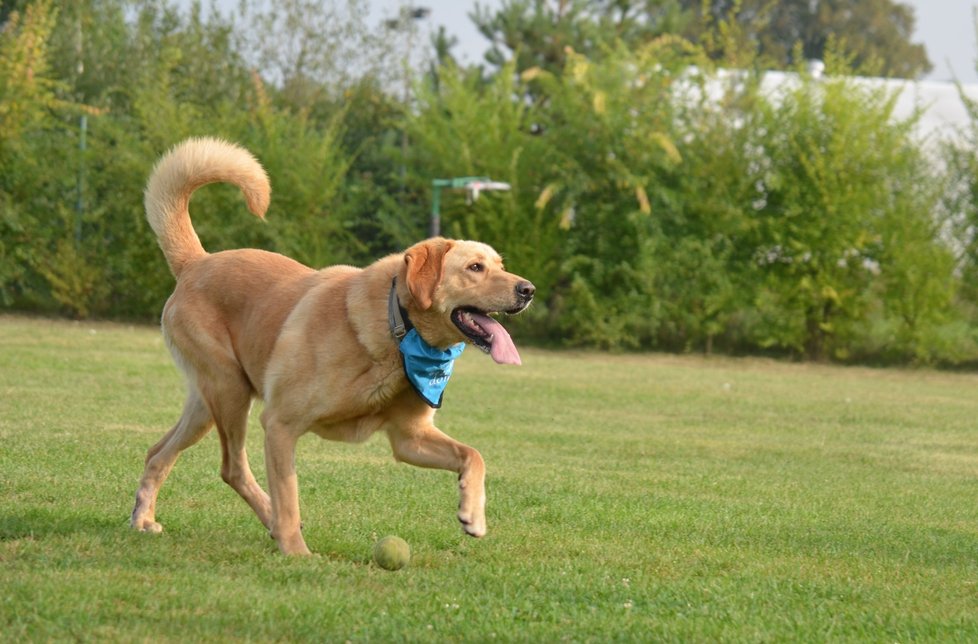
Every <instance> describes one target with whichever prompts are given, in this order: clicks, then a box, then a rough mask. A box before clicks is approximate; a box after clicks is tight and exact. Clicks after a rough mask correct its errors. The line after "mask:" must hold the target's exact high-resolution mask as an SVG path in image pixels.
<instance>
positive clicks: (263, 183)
mask: <svg viewBox="0 0 978 644" xmlns="http://www.w3.org/2000/svg"><path fill="white" fill-rule="evenodd" d="M219 181H220V182H226V183H232V184H234V185H236V186H238V188H240V189H241V192H242V193H244V197H245V201H246V202H247V204H248V209H249V210H250V211H251V212H253V213H254V214H255V215H256V216H258V217H260V218H262V219H264V217H265V210H267V209H268V202H269V199H270V197H271V187H270V186H269V183H268V175H266V174H265V170H264V169H263V168H262V167H261V164H259V163H258V161H257V160H256V159H255V157H253V156H252V155H251V153H250V152H248V151H247V150H245V149H244V148H241V147H238V146H237V145H234V144H232V143H228V142H227V141H221V140H219V139H212V138H194V139H187V140H186V141H184V142H183V143H180V144H178V145H177V146H176V147H174V148H173V149H172V150H170V151H169V152H167V153H166V154H165V155H164V156H163V158H162V159H160V161H159V162H158V163H157V164H156V167H154V168H153V172H152V174H151V175H150V177H149V182H148V183H147V184H146V194H145V204H146V219H147V220H148V221H149V225H150V226H152V228H153V232H155V233H156V238H157V240H158V241H159V243H160V248H162V249H163V255H164V256H166V261H167V263H168V264H169V265H170V271H171V272H172V273H173V275H174V276H175V277H179V276H180V273H181V272H182V271H183V269H184V267H185V266H186V265H187V264H188V263H190V262H191V261H193V260H195V259H197V258H199V257H202V256H204V255H206V254H207V251H205V250H204V247H203V246H202V245H201V243H200V238H198V237H197V232H196V231H195V230H194V227H193V224H191V222H190V210H189V206H190V196H191V195H192V194H193V192H194V190H196V189H197V188H200V187H201V186H203V185H206V184H208V183H215V182H219Z"/></svg>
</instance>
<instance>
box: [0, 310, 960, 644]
mask: <svg viewBox="0 0 978 644" xmlns="http://www.w3.org/2000/svg"><path fill="white" fill-rule="evenodd" d="M523 353H524V356H523V357H524V363H525V364H524V366H523V367H522V368H512V367H500V366H497V365H495V364H493V363H492V361H491V360H489V359H488V358H486V357H485V356H483V355H481V354H480V353H479V352H477V351H474V350H470V351H468V352H466V354H465V355H464V356H463V358H462V359H461V361H460V363H459V365H458V368H457V372H456V376H455V377H454V378H453V380H452V383H451V385H450V386H449V388H448V391H447V393H446V397H445V400H446V403H445V407H444V408H443V409H442V410H441V411H440V412H439V414H438V421H439V423H438V424H439V426H440V427H442V428H443V429H444V430H445V431H447V432H448V433H449V434H451V435H452V436H455V437H456V438H458V439H460V440H462V441H463V442H466V443H468V444H470V445H473V446H475V447H477V448H479V449H480V450H481V452H482V454H483V456H484V457H485V459H486V462H487V465H488V493H489V505H488V518H489V535H488V536H487V537H486V538H485V539H482V540H473V539H470V538H467V537H464V536H463V535H462V533H461V531H460V530H459V528H458V526H457V525H456V521H455V519H454V514H455V507H456V502H457V496H456V489H455V480H454V477H453V476H452V475H451V474H449V473H446V472H437V471H429V470H421V469H416V468H412V467H410V466H407V465H398V464H396V463H395V462H394V461H393V460H392V459H391V457H390V450H389V447H388V445H387V443H386V440H385V439H384V438H383V437H382V436H378V437H375V438H374V439H372V440H371V441H369V442H368V443H367V444H365V445H345V444H339V443H330V442H326V441H322V440H320V439H318V438H315V437H313V436H309V437H306V438H304V439H303V440H302V441H300V444H299V454H298V470H299V481H300V491H301V495H302V509H303V519H304V522H305V536H306V540H307V542H308V544H309V546H310V548H312V549H313V550H314V551H315V552H317V553H318V554H317V556H315V557H312V558H308V559H286V558H284V557H282V556H280V555H278V554H277V551H276V549H275V547H274V544H273V542H272V541H271V540H270V539H269V538H268V536H267V535H266V534H265V532H264V530H263V528H262V526H261V525H260V524H259V522H258V520H257V519H256V518H255V517H254V515H253V514H252V513H251V511H250V510H249V509H248V508H247V506H246V505H245V504H244V502H243V501H241V500H240V499H239V498H238V497H237V496H236V495H235V494H234V493H233V492H232V491H231V489H230V488H228V487H227V486H225V485H224V484H223V483H222V482H221V480H220V477H219V475H218V468H219V458H220V457H219V448H218V443H217V437H216V436H215V435H214V434H213V433H212V434H211V435H209V436H208V437H207V438H206V439H205V440H204V441H202V442H201V444H200V445H198V446H197V447H195V448H193V449H191V450H189V451H188V452H186V453H185V454H184V456H183V457H182V458H181V460H180V461H179V462H178V463H177V466H176V468H175V469H174V471H173V474H172V475H171V477H170V479H169V480H168V481H167V484H166V485H165V486H164V487H163V491H162V493H161V495H160V501H159V512H158V516H159V518H160V520H161V521H162V523H163V524H164V526H165V532H164V533H163V534H162V535H146V534H138V533H134V532H132V531H130V530H129V528H128V526H127V519H128V514H129V512H130V510H131V507H132V500H133V493H134V491H135V488H136V484H137V481H138V478H139V476H140V474H141V471H142V461H143V457H144V454H145V450H146V449H147V447H149V446H150V445H151V444H152V443H154V442H155V441H156V440H157V439H158V438H159V437H160V436H161V435H162V433H163V432H164V431H165V430H166V429H167V428H168V427H169V426H170V425H171V424H172V422H173V421H174V420H175V419H176V416H177V414H178V413H179V410H180V406H181V402H182V397H183V387H182V384H181V381H180V378H179V375H178V373H177V371H176V369H175V368H174V367H173V366H172V365H171V362H170V359H169V355H168V354H167V352H166V350H165V348H164V346H163V343H162V341H161V339H160V336H159V333H158V331H157V330H156V329H153V328H148V327H128V326H121V325H113V324H89V323H67V322H51V321H41V320H30V319H25V318H19V317H0V639H2V640H5V641H18V640H22V639H25V638H26V639H29V640H69V639H78V640H126V641H132V640H153V641H185V640H212V641H214V640H220V641H226V640H303V639H314V640H322V641H345V640H354V641H389V640H409V641H416V640H450V641H486V640H490V639H498V640H503V641H527V642H530V641H533V642H538V641H554V640H559V639H570V640H575V641H587V640H591V641H600V642H605V641H614V640H620V641H629V640H646V641H647V640H656V641H662V640H675V641H716V640H723V641H758V640H761V641H784V640H795V641H805V642H809V641H827V640H831V641H838V640H867V641H908V640H917V641H936V640H939V641H961V642H966V641H978V377H976V376H974V375H970V374H950V373H940V372H933V371H909V370H907V371H904V370H875V369H863V368H840V367H829V366H812V365H798V364H785V363H778V362H771V361H766V360H733V359H702V358H695V357H673V356H660V355H652V356H609V355H602V354H594V353H552V352H544V351H533V350H526V351H524V352H523ZM261 441H262V430H261V427H260V425H259V424H258V423H257V414H256V413H253V420H252V428H251V433H250V435H249V451H250V453H251V454H252V461H253V467H254V469H255V472H256V475H257V476H258V478H259V480H262V481H263V480H264V471H263V468H262V463H261V460H262V459H261V453H262V448H261ZM386 534H397V535H400V536H401V537H403V538H405V539H406V540H407V541H408V542H409V543H410V544H411V546H412V548H413V554H414V557H413V560H412V563H411V565H410V567H409V568H407V569H405V570H402V571H399V572H394V573H391V572H386V571H384V570H381V569H379V568H377V567H376V566H375V565H373V564H371V563H370V553H371V548H372V546H373V543H374V541H375V540H376V539H377V538H379V537H381V536H383V535H386Z"/></svg>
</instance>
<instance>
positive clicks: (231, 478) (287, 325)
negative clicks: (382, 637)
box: [130, 138, 535, 555]
mask: <svg viewBox="0 0 978 644" xmlns="http://www.w3.org/2000/svg"><path fill="white" fill-rule="evenodd" d="M213 182H227V183H231V184H234V185H236V186H237V187H238V188H240V190H241V192H242V193H243V195H244V197H245V201H246V203H247V206H248V208H249V210H250V211H251V212H252V213H254V214H255V215H256V216H258V217H259V218H264V214H265V211H266V209H267V207H268V204H269V200H270V195H271V190H270V186H269V181H268V177H267V175H266V173H265V171H264V169H263V168H262V167H261V165H260V164H259V162H258V161H257V160H256V159H255V157H253V156H252V155H251V153H249V152H248V151H246V150H245V149H243V148H241V147H238V146H236V145H234V144H231V143H228V142H226V141H222V140H218V139H212V138H198V139H189V140H187V141H185V142H183V143H181V144H179V145H177V146H176V147H174V148H173V149H172V150H170V151H169V152H168V153H166V154H165V155H164V156H163V157H162V158H161V159H160V161H159V162H158V163H157V165H156V166H155V168H154V169H153V171H152V173H151V175H150V178H149V181H148V183H147V187H146V192H145V207H146V217H147V220H148V221H149V224H150V226H151V227H152V229H153V231H154V232H155V234H156V237H157V240H158V241H159V245H160V247H161V249H162V251H163V255H164V256H165V258H166V261H167V264H168V265H169V268H170V270H171V271H172V273H173V275H174V277H175V278H176V286H175V288H174V291H173V293H172V295H171V296H170V298H169V299H168V300H167V302H166V305H165V307H164V309H163V314H162V329H163V335H164V337H165V339H166V343H167V346H168V347H169V349H170V352H171V353H172V355H173V358H174V360H175V362H176V364H177V365H178V367H179V368H180V369H181V370H182V371H183V373H184V374H185V377H186V381H187V397H186V401H185V402H184V406H183V413H182V415H181V416H180V419H179V421H178V422H177V423H176V425H174V426H173V428H172V429H170V431H169V432H167V433H166V434H165V435H164V436H163V438H162V439H161V440H160V441H159V442H158V443H156V444H155V445H154V446H153V447H152V448H150V449H149V451H148V453H147V455H146V463H145V469H144V471H143V475H142V478H141V480H140V483H139V488H138V490H137V492H136V504H135V508H134V509H133V512H132V517H131V521H130V523H131V526H132V527H133V528H134V529H136V530H140V531H144V532H161V531H162V529H163V528H162V526H161V525H160V523H158V522H157V521H156V499H157V495H158V493H159V489H160V486H161V485H162V484H163V482H164V480H165V479H166V477H167V475H168V474H169V472H170V470H171V469H172V468H173V465H174V463H175V462H176V460H177V458H178V456H179V455H180V453H181V451H183V450H184V449H186V448H188V447H190V446H191V445H193V444H194V443H196V442H198V441H199V440H200V439H202V438H203V437H204V436H205V435H206V434H207V433H208V431H209V430H210V429H211V428H212V427H214V426H216V427H217V431H218V435H219V436H220V440H221V456H222V460H221V477H222V478H223V480H224V481H225V482H226V483H227V484H228V485H230V486H231V487H232V488H233V489H234V490H235V491H236V492H237V493H238V494H239V495H240V496H241V497H242V498H243V499H244V500H245V501H246V502H247V503H248V505H249V506H251V508H252V510H254V512H255V514H257V515H258V518H259V519H260V520H261V522H262V523H263V524H264V525H265V527H266V528H267V529H268V531H269V533H270V534H271V536H272V538H274V539H275V541H276V543H277V545H278V548H279V550H281V552H282V553H284V554H286V555H307V554H309V553H310V551H309V548H308V547H307V546H306V543H305V540H304V539H303V536H302V532H301V525H302V524H301V520H300V515H299V497H298V483H297V478H296V471H295V462H294V460H295V446H296V441H297V440H298V439H299V437H300V436H302V435H304V434H306V433H308V432H312V433H315V434H318V435H319V436H321V437H322V438H326V439H330V440H338V441H347V442H362V441H364V440H366V439H367V438H368V437H370V436H371V435H372V434H374V433H375V432H384V433H386V435H387V438H388V440H389V441H390V445H391V448H392V451H393V455H394V458H395V459H396V460H398V461H401V462H405V463H410V464H412V465H416V466H420V467H428V468H437V469H445V470H451V471H453V472H457V473H458V486H459V496H460V498H459V510H458V520H459V521H460V522H461V525H462V529H463V530H464V531H465V532H466V533H467V534H469V535H471V536H473V537H481V536H483V535H485V533H486V518H485V503H486V495H485V464H484V461H483V459H482V456H481V455H480V454H479V452H478V451H477V450H475V449H473V448H471V447H469V446H467V445H464V444H462V443H459V442H458V441H456V440H454V439H452V438H450V437H449V436H447V435H446V434H444V433H442V432H441V431H440V430H438V429H437V428H436V427H435V425H434V422H433V421H434V415H435V410H436V408H437V407H438V406H439V405H440V403H441V395H440V393H439V392H440V391H441V389H440V387H441V388H443V387H444V383H445V382H446V381H447V379H448V376H449V375H450V374H451V360H452V359H453V358H454V356H455V355H457V354H458V352H460V351H461V348H464V347H465V346H466V344H470V345H475V346H477V347H479V348H481V349H483V350H484V351H485V352H486V353H488V354H490V355H491V356H492V358H493V359H494V360H495V361H496V362H499V363H503V364H507V363H508V364H519V363H520V356H519V353H518V351H517V350H516V347H515V345H514V344H513V341H512V339H511V337H510V335H509V334H508V333H507V332H506V330H505V329H504V328H503V326H502V325H501V324H500V323H499V322H498V321H496V320H495V319H494V318H492V317H490V315H491V314H493V313H507V314H515V313H519V312H521V311H522V310H524V309H525V308H526V307H527V306H529V304H530V302H531V301H532V299H533V295H534V291H535V288H534V286H533V284H532V283H531V282H530V281H528V280H526V279H524V278H522V277H520V276H519V275H515V274H513V273H510V272H507V271H506V270H505V269H504V268H503V262H502V259H501V258H500V256H499V254H498V253H497V252H496V251H495V250H493V249H492V248H491V247H490V246H488V245H486V244H483V243H480V242H474V241H460V240H450V239H443V238H440V237H439V238H432V239H427V240H425V241H422V242H420V243H417V244H415V245H413V246H411V247H410V248H408V249H407V250H406V251H404V252H403V253H398V254H394V255H390V256H388V257H385V258H383V259H380V260H378V261H376V262H374V263H373V264H371V265H369V266H367V267H365V268H354V267H351V266H332V267H328V268H324V269H322V270H314V269H312V268H309V267H307V266H304V265H303V264H301V263H299V262H297V261H295V260H293V259H290V258H288V257H285V256H283V255H279V254H276V253H272V252H267V251H263V250H257V249H238V250H228V251H222V252H217V253H213V254H211V253H208V252H206V251H205V250H204V248H203V246H202V245H201V242H200V240H199V238H198V237H197V233H196V232H195V230H194V228H193V225H192V223H191V220H190V213H189V203H190V198H191V195H192V194H193V192H194V191H195V190H196V189H198V188H200V187H201V186H203V185H205V184H208V183H213ZM419 373H420V375H419ZM255 398H261V399H262V400H264V403H265V406H264V410H263V412H262V414H261V422H262V426H263V427H264V430H265V466H266V469H267V472H268V493H267V494H266V493H265V491H264V490H263V489H262V488H261V486H260V485H259V484H258V482H257V481H256V480H255V477H254V475H253V474H252V472H251V469H250V467H249V464H248V457H247V454H246V451H245V433H246V429H247V418H248V414H249V411H250V408H251V404H252V401H253V400H254V399H255Z"/></svg>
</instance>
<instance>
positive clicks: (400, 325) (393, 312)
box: [387, 276, 414, 342]
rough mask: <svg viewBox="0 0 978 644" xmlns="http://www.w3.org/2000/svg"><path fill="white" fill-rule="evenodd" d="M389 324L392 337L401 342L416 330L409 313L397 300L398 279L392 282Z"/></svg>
mask: <svg viewBox="0 0 978 644" xmlns="http://www.w3.org/2000/svg"><path fill="white" fill-rule="evenodd" d="M387 324H388V325H389V326H390V329H391V335H393V336H394V339H395V340H397V341H398V342H400V341H401V340H403V339H404V336H405V335H407V332H408V331H410V330H411V329H413V328H414V325H413V324H411V320H410V319H409V318H408V314H407V311H405V310H404V307H403V306H401V302H400V300H398V299H397V277H396V276H395V277H394V279H392V280H391V292H390V295H388V296H387Z"/></svg>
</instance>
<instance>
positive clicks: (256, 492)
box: [208, 375, 272, 529]
mask: <svg viewBox="0 0 978 644" xmlns="http://www.w3.org/2000/svg"><path fill="white" fill-rule="evenodd" d="M222 389H223V391H221V392H219V393H215V394H214V395H213V396H208V398H211V399H212V400H213V402H212V403H211V409H212V410H213V411H214V419H215V422H216V423H217V432H218V435H219V436H220V437H221V478H222V479H224V482H225V483H227V484H228V485H230V486H231V488H232V489H233V490H234V491H235V492H237V493H238V494H239V495H241V498H243V499H244V500H245V501H246V502H247V503H248V505H249V506H251V509H252V510H254V511H255V514H257V515H258V518H259V520H261V522H262V523H263V524H264V525H265V527H266V528H268V529H271V521H272V502H271V499H269V497H268V494H266V493H265V490H263V489H262V488H261V486H260V485H259V484H258V481H256V480H255V476H254V474H252V472H251V467H250V466H249V464H248V453H247V451H246V450H245V437H246V436H247V432H248V412H249V411H250V410H251V401H252V391H251V385H250V384H249V383H248V381H247V380H246V379H245V378H244V376H243V375H242V376H241V378H240V379H239V381H238V382H237V383H233V384H232V381H230V380H227V381H225V382H224V383H222Z"/></svg>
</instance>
